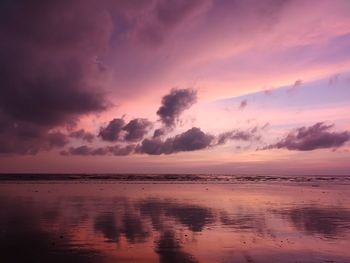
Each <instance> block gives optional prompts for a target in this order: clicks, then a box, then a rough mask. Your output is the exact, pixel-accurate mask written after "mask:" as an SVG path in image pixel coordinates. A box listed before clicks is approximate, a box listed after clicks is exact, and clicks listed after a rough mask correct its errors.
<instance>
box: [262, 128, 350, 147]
mask: <svg viewBox="0 0 350 263" xmlns="http://www.w3.org/2000/svg"><path fill="white" fill-rule="evenodd" d="M333 126H334V125H333V124H332V125H326V124H324V123H323V122H318V123H316V124H314V125H312V126H310V127H301V128H297V129H296V130H293V131H291V132H290V133H288V134H287V136H286V137H285V138H284V139H282V140H280V141H279V142H277V143H275V144H271V145H269V146H267V147H265V148H264V149H272V148H278V149H280V148H286V149H288V150H295V151H312V150H316V149H321V148H337V147H340V146H342V145H344V144H345V143H346V142H347V141H349V140H350V132H349V131H343V132H331V131H330V129H331V128H332V127H333Z"/></svg>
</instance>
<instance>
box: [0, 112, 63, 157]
mask: <svg viewBox="0 0 350 263" xmlns="http://www.w3.org/2000/svg"><path fill="white" fill-rule="evenodd" d="M67 143H68V137H67V136H66V135H65V134H64V133H62V132H60V131H52V130H50V129H49V128H47V127H41V126H38V125H36V124H33V123H30V122H23V121H14V120H13V119H12V118H11V117H9V116H4V115H1V112H0V154H6V155H8V154H36V153H38V152H39V151H41V150H51V149H53V148H55V147H62V146H64V145H66V144H67Z"/></svg>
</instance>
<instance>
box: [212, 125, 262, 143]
mask: <svg viewBox="0 0 350 263" xmlns="http://www.w3.org/2000/svg"><path fill="white" fill-rule="evenodd" d="M257 131H258V127H254V128H253V129H251V130H250V131H249V130H248V131H241V130H233V131H228V132H223V133H221V134H219V135H218V136H217V138H216V140H217V142H216V144H217V145H221V144H225V143H227V142H228V141H231V140H236V141H253V140H259V139H260V136H259V135H256V133H257Z"/></svg>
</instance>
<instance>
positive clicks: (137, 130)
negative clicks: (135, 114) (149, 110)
mask: <svg viewBox="0 0 350 263" xmlns="http://www.w3.org/2000/svg"><path fill="white" fill-rule="evenodd" d="M151 127H152V122H150V121H149V120H147V119H140V118H139V119H133V120H131V121H130V122H129V123H128V124H126V125H125V126H124V127H123V130H124V131H126V135H125V140H126V141H139V140H141V139H143V137H144V136H145V135H146V134H147V132H148V131H149V129H150V128H151Z"/></svg>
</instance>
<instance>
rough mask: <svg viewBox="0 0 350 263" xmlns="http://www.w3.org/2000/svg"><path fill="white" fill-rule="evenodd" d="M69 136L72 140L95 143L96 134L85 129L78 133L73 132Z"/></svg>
mask: <svg viewBox="0 0 350 263" xmlns="http://www.w3.org/2000/svg"><path fill="white" fill-rule="evenodd" d="M69 136H70V137H71V138H75V139H80V140H83V141H87V142H90V143H91V142H93V140H94V138H95V135H94V134H92V133H90V132H87V131H85V130H84V129H80V130H78V131H74V132H71V133H70V134H69Z"/></svg>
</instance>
